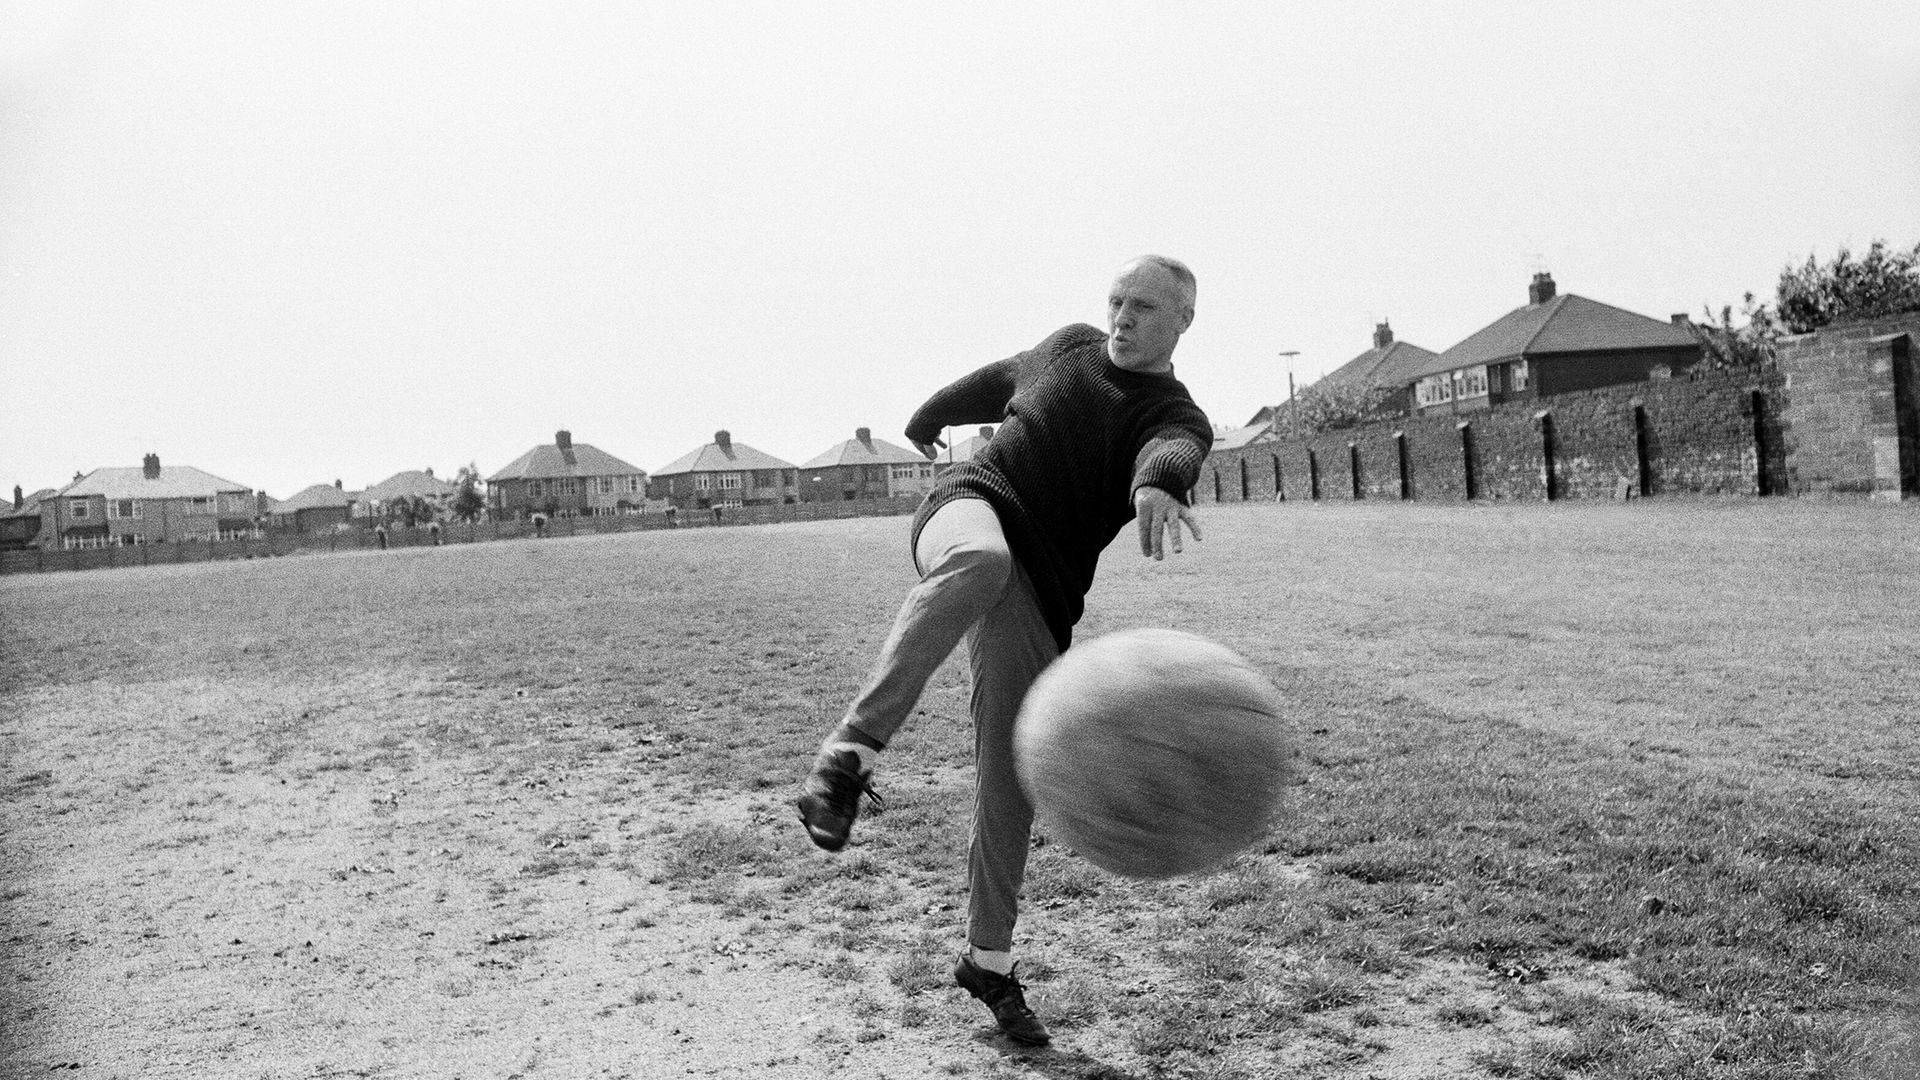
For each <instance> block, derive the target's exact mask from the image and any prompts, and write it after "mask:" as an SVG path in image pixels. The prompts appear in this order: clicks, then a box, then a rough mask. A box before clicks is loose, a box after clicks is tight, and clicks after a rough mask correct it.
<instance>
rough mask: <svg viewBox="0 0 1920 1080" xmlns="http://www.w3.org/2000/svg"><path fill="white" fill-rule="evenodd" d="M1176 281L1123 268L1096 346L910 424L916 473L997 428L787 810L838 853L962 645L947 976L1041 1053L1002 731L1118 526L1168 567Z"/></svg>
mask: <svg viewBox="0 0 1920 1080" xmlns="http://www.w3.org/2000/svg"><path fill="white" fill-rule="evenodd" d="M1194 294H1195V283H1194V278H1193V273H1192V271H1190V270H1188V269H1187V268H1186V267H1185V266H1184V265H1182V264H1181V263H1179V262H1178V261H1176V260H1173V259H1169V258H1165V257H1163V256H1157V255H1148V256H1142V257H1141V258H1138V259H1135V260H1134V261H1132V262H1130V263H1128V264H1126V265H1125V266H1123V267H1121V269H1120V273H1119V275H1118V276H1117V277H1116V278H1115V279H1114V282H1113V287H1112V289H1111V290H1110V292H1109V294H1108V300H1107V332H1106V333H1104V334H1103V333H1101V332H1100V331H1099V330H1097V329H1095V328H1093V327H1091V326H1087V325H1085V324H1077V325H1074V326H1069V327H1066V328H1064V329H1062V330H1059V331H1056V332H1055V333H1054V334H1052V335H1050V336H1049V337H1048V338H1047V339H1046V340H1045V341H1042V342H1041V343H1040V344H1039V345H1037V346H1035V347H1034V348H1033V349H1031V350H1029V351H1027V352H1024V353H1021V354H1019V355H1018V356H1014V357H1012V358H1010V359H1007V360H1002V361H1000V362H999V363H997V364H989V365H988V366H986V367H984V368H981V369H980V370H978V371H975V372H974V373H972V374H971V375H967V376H965V377H964V378H962V379H960V380H959V381H958V382H955V383H953V384H952V385H950V386H948V387H946V388H945V389H943V390H941V391H940V392H938V393H936V394H935V395H934V396H933V397H932V398H931V399H929V400H928V401H927V402H926V404H924V405H922V406H921V407H920V409H919V411H918V412H916V413H914V415H913V419H912V420H911V421H910V422H909V423H908V425H907V438H908V439H910V440H912V442H913V444H914V446H915V447H916V448H918V449H919V450H920V452H921V453H923V454H925V455H927V457H929V458H933V457H935V455H936V454H938V452H939V448H940V447H941V446H944V445H945V444H944V443H942V442H941V441H940V438H939V433H940V431H941V430H942V429H943V428H946V427H949V426H957V425H973V424H986V423H995V422H998V423H999V424H1000V429H999V430H998V431H997V432H995V433H994V436H993V438H992V439H991V440H989V441H988V443H987V445H986V446H985V447H984V448H983V449H982V450H981V451H980V452H979V453H977V454H976V455H975V456H974V458H973V460H971V461H968V462H964V463H962V464H960V465H957V466H955V467H954V468H953V469H951V470H949V471H948V472H947V473H946V474H945V475H943V476H942V477H941V478H940V480H939V481H938V482H937V483H936V484H935V486H934V488H933V490H932V491H930V492H929V493H928V494H927V497H926V499H925V501H924V502H922V503H921V506H920V509H919V512H918V513H917V514H915V516H914V521H913V557H914V565H915V567H916V568H917V569H918V570H919V571H920V574H921V579H920V583H919V584H918V585H917V586H915V587H914V588H913V590H912V591H911V592H909V593H908V594H907V599H906V602H905V603H904V604H903V605H902V606H901V608H900V613H899V615H898V617H897V618H896V619H895V621H894V625H893V629H892V631H891V632H890V633H889V635H888V637H887V640H886V642H885V644H883V645H882V646H881V649H880V656H879V658H878V660H877V661H876V662H875V664H874V667H873V672H872V674H871V675H870V676H869V677H868V680H867V683H866V685H865V687H864V688H863V689H862V690H861V691H860V694H859V696H858V697H856V698H855V699H854V702H853V704H852V705H851V706H850V707H849V708H848V710H847V713H846V717H845V719H844V720H843V721H842V722H841V724H840V725H839V726H838V727H836V728H835V729H834V730H833V731H832V732H831V733H830V734H829V735H828V736H827V738H826V740H825V741H824V742H823V743H822V744H821V747H820V752H819V754H818V756H817V757H816V759H815V761H814V765H813V770H812V773H811V774H810V775H809V776H808V778H807V780H806V784H805V788H804V790H803V793H802V794H801V796H800V800H799V807H800V819H801V821H802V823H803V824H804V825H805V826H806V829H807V834H808V835H809V836H810V837H811V838H812V839H813V842H814V843H815V844H818V845H819V846H821V847H823V848H825V849H827V850H828V851H838V850H839V849H840V848H841V847H843V846H845V844H846V842H847V837H848V834H849V832H850V831H851V829H852V827H853V823H854V819H855V818H856V817H857V816H858V813H859V807H860V798H861V796H862V794H866V795H868V796H870V797H873V798H874V799H875V800H876V801H877V800H878V796H876V795H874V794H873V786H872V777H873V767H874V760H875V759H876V758H877V757H878V755H879V752H880V750H882V749H883V748H884V747H885V746H886V745H887V742H888V741H889V740H890V739H891V738H892V737H893V735H894V733H895V732H896V731H897V730H898V728H899V727H900V724H901V723H902V722H903V721H904V720H905V719H906V717H907V714H908V713H909V712H910V711H911V710H912V709H913V706H914V704H915V703H916V702H917V701H918V700H919V698H920V693H921V691H922V690H923V689H924V688H925V687H926V683H927V680H928V679H929V678H931V677H932V675H933V673H934V672H935V671H936V670H937V669H938V668H939V666H940V664H941V663H942V662H943V661H945V660H946V658H947V656H948V654H950V653H951V652H952V651H953V648H954V646H955V645H956V644H958V643H959V642H960V640H961V639H962V637H964V638H965V639H966V642H967V655H968V661H969V666H970V670H971V675H972V684H973V693H972V699H971V704H970V708H971V711H972V714H973V725H974V769H975V782H974V814H973V834H972V839H971V844H970V849H969V853H968V863H967V880H968V887H969V896H968V903H967V942H968V951H967V953H966V954H965V955H963V956H962V957H961V958H960V962H959V965H958V967H956V968H955V969H954V977H955V978H956V979H957V980H958V982H959V983H960V985H961V986H962V987H965V988H966V990H967V991H968V992H969V993H971V994H972V995H973V996H974V997H976V998H979V999H980V1000H981V1001H983V1002H985V1003H986V1005H987V1007H988V1008H990V1009H991V1010H992V1011H993V1015H994V1019H995V1020H996V1021H997V1022H998V1023H999V1025H1000V1028H1001V1030H1003V1031H1004V1032H1006V1034H1007V1035H1008V1036H1010V1037H1012V1038H1013V1039H1016V1040H1018V1041H1020V1042H1024V1043H1028V1044H1031V1045H1041V1044H1044V1043H1046V1042H1047V1041H1048V1039H1049V1036H1048V1033H1047V1029H1046V1026H1045V1025H1044V1024H1042V1023H1041V1022H1040V1020H1039V1018H1037V1017H1036V1016H1034V1014H1033V1012H1032V1011H1031V1010H1030V1009H1028V1008H1027V1004H1026V998H1025V994H1024V992H1023V991H1022V989H1021V986H1020V982H1019V979H1018V978H1017V977H1016V976H1015V975H1014V972H1013V957H1012V948H1013V926H1014V920H1015V918H1016V915H1017V904H1018V896H1019V892H1020V884H1021V880H1022V878H1023V876H1024V875H1025V872H1026V862H1027V848H1028V843H1029V835H1028V830H1029V828H1030V826H1031V825H1032V822H1033V807H1032V806H1031V804H1029V803H1028V801H1027V797H1026V794H1025V792H1023V791H1022V790H1021V788H1020V781H1019V778H1018V777H1017V776H1016V775H1015V772H1014V757H1013V725H1014V720H1015V719H1016V717H1017V716H1018V714H1019V711H1020V703H1021V701H1022V699H1024V698H1025V696H1026V693H1027V688H1028V687H1029V686H1031V685H1032V683H1033V680H1034V679H1035V678H1036V677H1037V676H1038V675H1039V674H1040V672H1041V670H1042V669H1044V668H1045V667H1046V666H1047V665H1048V664H1049V663H1051V662H1052V661H1053V660H1054V659H1055V658H1056V657H1058V656H1059V655H1060V653H1061V651H1062V650H1064V649H1066V648H1067V646H1068V644H1069V643H1070V641H1071V639H1072V635H1073V626H1074V624H1075V623H1077V622H1078V621H1079V619H1080V614H1081V611H1082V607H1083V604H1084V601H1085V597H1086V594H1087V590H1088V589H1089V588H1091V587H1092V585H1093V576H1094V570H1095V567H1096V565H1097V563H1098V562H1099V558H1100V552H1101V551H1102V550H1104V549H1105V548H1106V546H1107V545H1108V544H1109V543H1110V542H1112V540H1113V538H1114V536H1115V535H1116V534H1118V533H1119V531H1120V530H1121V529H1122V528H1124V527H1125V526H1126V524H1127V522H1128V521H1129V520H1131V521H1133V522H1134V523H1135V524H1136V525H1137V527H1138V529H1139V535H1140V552H1141V554H1142V555H1148V556H1151V557H1152V558H1155V559H1159V558H1162V557H1164V554H1165V551H1166V549H1167V548H1168V547H1169V546H1170V547H1172V549H1173V550H1174V551H1175V552H1178V551H1180V546H1181V539H1180V529H1181V524H1182V523H1183V522H1184V523H1185V525H1186V528H1187V529H1188V530H1189V531H1190V532H1192V534H1193V538H1194V539H1195V540H1198V539H1200V529H1199V526H1198V524H1197V522H1196V521H1195V520H1194V517H1193V514H1192V512H1191V511H1190V510H1189V509H1188V508H1187V506H1186V503H1185V499H1186V492H1187V491H1189V490H1190V489H1191V488H1192V487H1193V485H1194V482H1195V481H1196V480H1197V478H1198V477H1199V473H1200V464H1201V462H1202V461H1204V460H1205V458H1206V455H1207V451H1208V450H1209V449H1211V447H1212V445H1213V427H1212V425H1211V424H1210V423H1209V422H1208V420H1207V417H1206V414H1204V413H1202V412H1201V411H1200V409H1199V407H1198V406H1196V405H1195V404H1194V403H1193V398H1192V397H1191V396H1189V395H1188V393H1187V390H1186V387H1184V386H1182V385H1181V384H1180V382H1179V381H1178V380H1177V379H1175V378H1174V377H1173V351H1174V348H1175V346H1177V345H1178V344H1179V341H1180V335H1181V334H1183V333H1185V332H1186V330H1187V328H1188V327H1189V326H1191V325H1192V323H1193V304H1194Z"/></svg>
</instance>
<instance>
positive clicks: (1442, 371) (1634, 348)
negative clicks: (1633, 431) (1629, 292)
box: [1406, 273, 1702, 415]
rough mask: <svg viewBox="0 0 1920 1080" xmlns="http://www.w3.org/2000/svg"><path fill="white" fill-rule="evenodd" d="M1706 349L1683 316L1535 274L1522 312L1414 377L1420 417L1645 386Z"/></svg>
mask: <svg viewBox="0 0 1920 1080" xmlns="http://www.w3.org/2000/svg"><path fill="white" fill-rule="evenodd" d="M1701 356H1702V351H1701V347H1700V342H1699V339H1698V338H1697V337H1696V336H1695V335H1694V332H1693V327H1692V325H1691V324H1690V323H1689V322H1688V321H1687V318H1686V316H1684V315H1675V316H1674V317H1673V318H1672V320H1671V321H1669V322H1661V321H1660V320H1658V319H1653V318H1649V317H1647V316H1645V315H1636V314H1634V313H1633V312H1631V311H1624V310H1622V309H1620V308H1617V307H1613V306H1611V305H1608V304H1602V303H1600V302H1598V301H1596V300H1589V299H1587V298H1586V297H1584V296H1576V295H1574V294H1572V293H1567V294H1565V295H1559V294H1558V293H1557V290H1556V288H1555V286H1554V282H1553V276H1552V275H1551V274H1546V273H1540V274H1535V275H1534V276H1533V283H1532V284H1531V285H1529V286H1528V287H1527V305H1526V306H1525V307H1521V308H1515V309H1514V310H1512V311H1510V312H1508V313H1507V314H1505V315H1503V316H1501V317H1500V318H1499V319H1496V320H1495V321H1494V322H1493V323H1491V324H1490V325H1488V326H1487V327H1485V328H1484V329H1481V330H1479V331H1477V332H1476V333H1474V334H1472V335H1471V336H1469V337H1468V338H1467V339H1466V340H1464V341H1462V342H1460V343H1459V344H1458V345H1455V346H1453V347H1452V348H1450V349H1448V350H1446V351H1445V352H1443V353H1441V354H1440V355H1439V356H1436V357H1434V358H1433V359H1432V360H1430V361H1428V362H1426V363H1424V364H1421V365H1419V366H1418V367H1416V368H1414V369H1413V370H1412V371H1411V372H1410V373H1408V375H1407V376H1406V377H1407V385H1408V387H1409V389H1410V391H1411V393H1412V398H1413V401H1412V405H1413V410H1414V413H1415V414H1416V415H1426V414H1430V413H1435V412H1474V411H1480V410H1484V409H1488V408H1491V407H1492V406H1494V405H1498V404H1501V403H1503V402H1510V401H1530V400H1534V399H1538V398H1545V397H1551V396H1553V395H1554V394H1564V393H1569V392H1572V391H1575V390H1591V389H1595V388H1598V387H1602V386H1615V385H1619V384H1622V383H1634V382H1645V381H1646V380H1648V379H1652V378H1661V377H1664V376H1667V375H1671V374H1673V373H1674V372H1676V371H1680V370H1683V369H1686V368H1690V367H1692V366H1693V365H1694V364H1696V363H1698V362H1699V361H1700V358H1701Z"/></svg>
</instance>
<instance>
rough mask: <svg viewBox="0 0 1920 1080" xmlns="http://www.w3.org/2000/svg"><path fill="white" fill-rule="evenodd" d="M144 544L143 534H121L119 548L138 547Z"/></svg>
mask: <svg viewBox="0 0 1920 1080" xmlns="http://www.w3.org/2000/svg"><path fill="white" fill-rule="evenodd" d="M146 542H147V536H146V534H145V533H121V534H120V546H121V547H139V546H140V545H141V544H144V543H146Z"/></svg>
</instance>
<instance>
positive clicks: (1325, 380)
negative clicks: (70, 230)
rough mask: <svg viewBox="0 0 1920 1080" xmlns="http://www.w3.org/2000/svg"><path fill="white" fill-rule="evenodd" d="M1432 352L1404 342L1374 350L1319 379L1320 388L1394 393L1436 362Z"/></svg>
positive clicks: (1435, 354)
mask: <svg viewBox="0 0 1920 1080" xmlns="http://www.w3.org/2000/svg"><path fill="white" fill-rule="evenodd" d="M1439 355H1440V354H1438V353H1436V352H1434V351H1433V350H1431V349H1423V348H1421V347H1420V346H1418V345H1414V344H1412V343H1410V342H1405V341H1390V342H1388V343H1387V344H1386V345H1385V346H1375V347H1374V348H1371V349H1368V350H1367V351H1366V352H1363V353H1361V354H1360V355H1359V356H1356V357H1354V358H1353V359H1351V360H1349V361H1347V362H1346V363H1344V364H1341V365H1340V366H1339V367H1337V368H1334V369H1333V370H1332V371H1329V372H1327V373H1326V374H1325V375H1322V376H1321V377H1320V382H1321V383H1322V384H1329V385H1338V384H1342V383H1353V384H1357V385H1361V386H1365V387H1367V388H1368V389H1378V390H1389V389H1392V390H1397V389H1399V388H1400V387H1403V386H1405V385H1407V384H1408V383H1410V382H1412V381H1413V380H1414V379H1415V378H1417V377H1418V376H1415V375H1414V374H1413V372H1414V371H1416V370H1419V369H1420V368H1422V367H1425V366H1426V365H1427V364H1429V363H1431V362H1433V361H1434V360H1436V359H1438V358H1439Z"/></svg>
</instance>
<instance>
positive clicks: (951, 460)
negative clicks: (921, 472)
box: [937, 424, 993, 468]
mask: <svg viewBox="0 0 1920 1080" xmlns="http://www.w3.org/2000/svg"><path fill="white" fill-rule="evenodd" d="M992 438H993V427H992V426H991V425H986V424H983V425H981V427H980V429H979V430H978V431H976V432H975V433H974V434H972V435H969V436H967V437H966V438H964V439H959V440H956V441H955V442H954V443H953V445H951V446H949V447H947V448H946V449H945V450H942V451H941V452H940V458H939V461H938V462H937V464H938V466H939V467H940V468H946V467H947V466H949V465H957V464H959V463H960V462H962V461H972V460H973V458H974V455H976V454H978V453H979V452H980V451H982V450H985V449H986V448H987V443H988V442H989V441H991V440H992Z"/></svg>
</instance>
